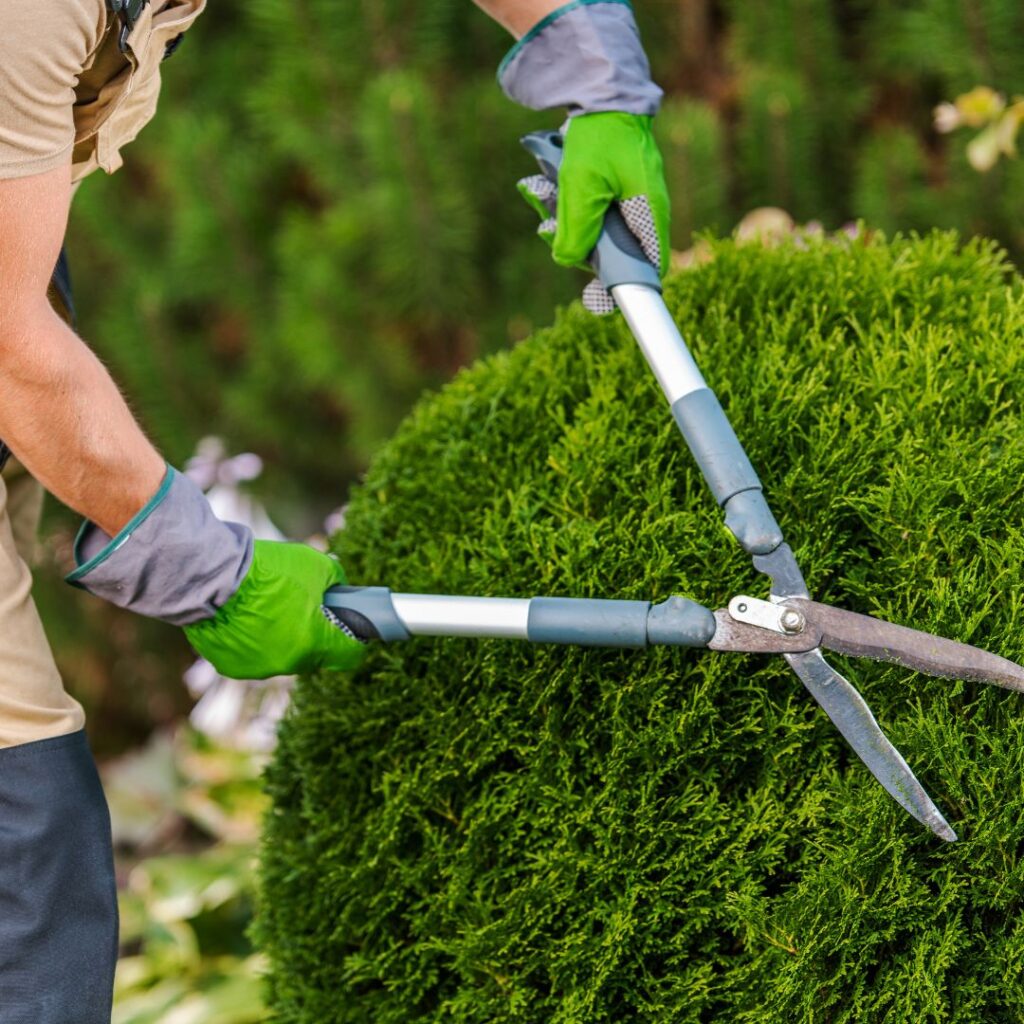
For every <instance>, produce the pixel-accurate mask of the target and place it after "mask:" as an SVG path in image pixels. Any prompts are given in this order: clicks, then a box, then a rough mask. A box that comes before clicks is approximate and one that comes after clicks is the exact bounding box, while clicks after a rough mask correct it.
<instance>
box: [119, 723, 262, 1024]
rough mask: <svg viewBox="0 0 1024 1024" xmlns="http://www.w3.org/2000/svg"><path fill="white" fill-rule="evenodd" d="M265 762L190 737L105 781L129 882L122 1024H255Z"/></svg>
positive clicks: (136, 758)
mask: <svg viewBox="0 0 1024 1024" xmlns="http://www.w3.org/2000/svg"><path fill="white" fill-rule="evenodd" d="M259 768H260V761H259V759H258V758H257V757H254V756H253V755H251V754H246V753H241V752H238V751H231V750H226V749H223V748H219V747H217V746H215V745H213V744H211V743H210V742H209V741H207V740H204V739H203V738H202V737H200V736H198V735H197V734H196V733H195V732H193V731H192V730H191V729H187V728H186V729H181V730H180V731H179V732H178V733H177V734H176V735H175V736H173V737H171V736H169V735H168V734H164V733H158V734H156V735H155V736H154V737H153V739H152V740H151V741H150V742H149V743H148V744H147V746H146V747H145V748H144V749H143V750H141V751H138V752H136V753H134V754H131V755H129V756H127V757H125V758H122V759H121V760H119V761H117V762H113V763H111V764H110V765H108V766H107V767H106V768H105V769H104V772H103V782H104V789H105V791H106V794H107V799H108V802H109V803H110V809H111V820H112V826H113V833H114V840H115V844H116V846H117V849H118V852H119V865H118V866H119V873H120V874H122V875H126V876H127V885H126V886H125V887H124V888H123V890H122V891H121V892H120V893H119V900H118V902H119V908H120V914H121V934H120V940H121V952H122V956H121V959H120V960H119V961H118V965H117V978H116V982H115V990H114V1013H113V1024H257V1022H258V1021H262V1020H265V1019H266V1010H265V1007H264V1005H263V998H262V989H263V985H262V982H261V975H262V974H263V972H264V971H265V967H266V965H265V962H264V959H263V957H262V956H261V955H260V954H259V953H256V952H254V951H253V949H252V946H251V943H250V942H249V940H248V938H247V936H246V929H247V927H248V925H249V921H250V917H251V908H252V896H253V871H252V867H253V860H254V854H255V848H256V835H257V831H258V827H259V821H260V816H261V813H262V811H263V806H264V797H263V795H262V794H261V792H260V790H259V784H258V781H257V780H258V775H259Z"/></svg>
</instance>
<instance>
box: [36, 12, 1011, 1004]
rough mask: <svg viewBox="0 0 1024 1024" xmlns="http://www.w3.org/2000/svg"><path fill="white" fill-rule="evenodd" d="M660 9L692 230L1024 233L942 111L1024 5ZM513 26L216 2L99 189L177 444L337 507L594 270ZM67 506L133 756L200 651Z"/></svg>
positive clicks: (145, 396)
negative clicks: (556, 251)
mask: <svg viewBox="0 0 1024 1024" xmlns="http://www.w3.org/2000/svg"><path fill="white" fill-rule="evenodd" d="M636 7H637V17H638V20H639V22H640V25H641V30H642V32H643V35H644V39H645V42H646V44H647V48H648V51H649V53H650V57H651V61H652V65H653V69H654V73H655V77H656V79H657V80H658V82H659V83H660V84H662V86H663V87H664V88H665V90H666V94H667V95H666V100H665V104H664V108H663V111H662V113H661V115H660V117H659V118H658V120H657V130H658V134H659V137H660V139H661V143H662V146H663V151H664V155H665V159H666V164H667V170H668V176H669V181H670V187H671V191H672V198H673V203H674V222H673V244H674V246H676V247H677V248H679V249H685V248H686V247H688V246H689V245H690V244H691V240H692V237H693V234H694V232H699V231H705V230H708V231H712V232H716V233H726V232H728V231H729V230H730V229H731V228H732V227H733V226H734V225H735V224H736V222H737V221H738V220H739V219H740V218H741V217H742V216H743V215H744V214H745V213H746V212H747V211H749V210H751V209H752V208H755V207H759V206H764V205H773V206H780V207H783V208H784V209H786V210H787V211H788V212H789V213H790V214H791V215H792V216H793V217H794V218H795V219H796V220H797V221H798V222H800V223H806V222H812V221H817V222H820V223H821V224H822V225H823V226H824V227H825V228H826V229H835V228H838V227H840V226H842V225H843V224H845V223H848V222H850V221H853V220H856V219H860V218H863V219H864V221H865V222H866V223H867V225H868V226H869V227H870V228H877V229H881V230H884V231H886V232H892V231H896V230H908V229H909V230H918V229H925V228H928V227H931V226H941V227H955V228H958V229H959V230H960V231H961V232H962V233H963V234H965V235H972V234H984V235H988V236H991V237H994V238H996V239H998V240H999V241H1000V242H1001V243H1003V245H1005V246H1006V247H1007V249H1008V250H1009V252H1010V254H1011V256H1012V257H1013V258H1014V259H1016V260H1017V261H1018V262H1019V260H1020V257H1021V256H1022V255H1024V223H1022V219H1021V210H1022V209H1024V163H1020V162H1015V161H1012V160H1010V161H1007V160H1002V161H999V162H998V163H997V164H996V166H995V167H994V168H993V169H991V170H990V171H988V172H987V173H986V174H985V175H984V176H982V175H979V173H978V172H977V171H975V170H974V169H972V168H971V167H970V165H969V163H968V160H967V158H966V147H967V145H968V143H969V142H970V136H969V134H968V133H964V132H954V133H953V134H950V135H941V134H939V133H937V131H936V130H935V128H934V126H933V109H934V108H935V106H936V105H937V104H938V103H940V102H941V101H944V100H949V99H952V98H954V97H956V96H957V95H959V94H961V93H964V92H966V91H967V90H970V89H972V88H973V87H974V86H976V85H978V84H986V85H991V86H993V87H995V88H997V89H999V90H1001V91H1002V92H1004V93H1006V94H1007V95H1013V94H1014V93H1017V92H1024V46H1022V45H1021V40H1022V39H1024V6H1022V5H1021V4H1020V3H1019V2H1018V0H879V2H869V0H774V2H771V3H769V2H767V0H742V2H741V0H720V2H711V0H638V3H637V4H636ZM508 44H509V39H508V38H507V37H506V36H505V35H504V33H503V32H502V30H501V29H499V28H498V27H497V26H495V25H493V24H492V23H491V22H490V21H489V20H488V19H487V18H486V17H485V16H484V15H483V14H482V13H481V12H479V11H478V10H477V9H476V8H475V7H473V5H472V4H471V3H470V2H469V0H372V2H367V3H355V2H344V3H339V2H338V0H305V2H303V3H301V4H296V3H289V2H286V0H247V2H244V3H243V2H239V0H217V2H215V3H211V4H210V7H209V9H208V11H207V12H206V13H205V14H204V15H203V17H202V18H201V19H200V21H199V22H198V23H197V25H196V26H195V28H193V29H192V31H191V32H190V33H189V35H188V38H187V39H186V41H185V43H184V45H183V46H182V47H181V48H180V49H179V51H178V52H177V53H176V54H175V56H174V57H173V59H172V60H171V61H169V62H168V63H167V64H165V65H164V83H165V84H164V96H163V100H162V104H161V111H160V113H159V114H158V117H157V119H156V121H155V122H154V123H153V124H152V125H151V126H149V127H148V128H147V129H146V130H145V131H144V132H143V134H142V135H141V136H140V138H139V140H138V141H136V142H135V143H134V144H133V145H132V146H131V147H130V148H129V149H128V151H127V152H126V158H127V160H126V166H125V168H124V170H123V171H121V172H120V173H118V174H117V175H116V176H114V177H112V178H106V177H104V176H103V175H96V176H94V177H93V178H92V179H91V180H89V181H88V182H87V183H86V184H85V185H84V187H83V188H82V189H81V190H80V191H79V193H78V195H77V197H76V200H75V204H74V210H73V215H72V224H71V229H70V235H69V252H70V256H71V260H72V268H73V273H74V279H75V286H76V292H77V298H78V305H79V313H80V328H81V332H82V334H83V336H84V337H86V338H87V339H88V340H89V341H90V343H92V344H93V345H94V347H95V348H96V350H97V351H98V352H99V353H100V354H101V355H102V357H103V358H104V359H105V360H106V361H107V363H108V365H109V366H110V367H111V369H112V371H113V372H114V374H115V376H116V377H117V378H118V380H119V381H120V382H121V384H122V385H123V387H124V389H125V390H126V392H127V393H128V395H129V396H130V398H131V400H132V403H133V405H134V407H135V408H136V410H137V412H138V415H139V417H140V419H141V420H142V421H143V422H144V424H145V426H146V428H147V429H148V431H149V432H150V434H151V436H152V437H153V438H154V440H155V441H156V442H157V443H158V444H159V445H160V447H161V448H162V449H163V451H164V452H165V453H166V454H167V456H168V458H169V459H170V460H171V461H172V462H174V463H176V464H179V465H180V464H182V463H183V462H184V461H185V460H186V459H187V458H188V457H189V456H190V455H191V454H192V452H193V451H194V450H195V447H196V445H197V443H198V441H199V440H200V439H201V438H202V437H204V436H206V435H217V436H220V437H222V438H224V439H225V440H226V442H227V444H228V446H229V448H230V449H231V450H232V451H240V450H250V451H255V452H257V453H258V454H259V455H260V456H262V458H263V459H264V462H265V466H266V471H265V473H264V475H263V477H262V478H261V479H260V480H259V481H257V483H256V484H255V485H254V490H255V492H256V494H257V496H258V497H259V498H260V500H262V501H263V502H264V503H265V504H266V506H267V508H268V509H269V511H270V513H271V515H272V516H273V517H274V518H275V520H276V521H277V522H278V524H279V525H280V526H281V527H282V528H283V529H284V530H285V531H286V532H287V533H289V534H291V535H293V536H297V537H306V536H308V535H309V534H310V533H312V532H315V531H316V530H318V529H320V528H321V524H322V522H323V519H324V516H325V515H326V514H327V513H328V512H329V511H330V510H332V509H334V508H336V507H337V506H338V505H340V504H341V503H343V502H344V500H345V495H346V491H347V488H348V486H349V484H350V482H351V481H352V480H354V479H355V478H356V477H357V476H358V474H359V473H360V471H361V469H362V468H363V467H364V466H365V464H366V461H367V458H368V456H369V455H370V453H371V452H372V451H373V450H374V449H375V448H376V446H377V445H379V444H380V443H381V442H382V441H383V440H384V439H385V438H387V437H388V436H389V434H390V433H391V431H392V430H393V428H394V427H395V425H396V424H397V423H398V421H399V420H400V418H401V417H402V416H403V414H404V413H405V412H406V411H407V410H408V409H409V407H410V405H411V404H412V402H413V401H414V399H415V398H416V397H417V396H418V395H419V394H420V393H421V392H422V391H423V390H424V389H425V388H430V387H432V386H436V385H437V384H439V383H441V382H442V381H444V380H446V379H448V378H449V377H450V376H451V375H452V373H453V372H454V371H455V370H456V369H457V368H458V367H460V366H462V365H465V364H466V363H467V362H469V361H471V360H472V359H473V358H475V357H476V356H477V355H479V354H482V353H488V352H493V351H495V350H498V349H501V348H503V347H506V346H509V345H512V344H514V343H515V342H516V341H517V340H519V339H521V338H523V337H525V336H526V335H527V334H529V333H530V331H531V330H532V329H533V328H534V327H537V326H541V325H544V324H547V323H549V322H550V321H551V319H552V316H553V311H554V308H555V307H556V306H557V305H558V304H560V303H565V302H567V301H569V300H571V299H572V298H573V297H574V296H575V294H576V293H577V291H578V289H579V287H580V286H581V284H582V279H581V278H579V277H577V276H576V275H574V274H572V273H569V272H566V271H562V270H559V269H557V268H555V267H554V266H553V265H552V264H551V262H550V260H549V257H548V255H547V252H546V250H545V248H544V246H543V245H541V244H540V243H539V242H538V241H537V240H536V239H535V237H534V229H535V217H534V215H533V214H532V213H531V212H530V211H529V210H528V209H527V208H526V206H525V205H524V204H522V203H521V202H520V201H519V200H518V198H517V197H516V194H515V191H514V187H513V186H514V182H515V180H516V179H517V178H518V177H520V176H522V175H523V174H525V173H529V172H530V170H531V165H530V161H529V159H528V158H527V157H526V156H525V154H524V153H523V152H522V151H521V150H520V148H519V147H518V144H517V141H516V140H517V138H518V136H519V135H521V134H522V133H523V132H525V131H528V130H530V129H533V128H537V127H544V126H554V125H557V124H558V123H559V120H560V117H561V114H560V112H547V113H541V114H538V113H533V112H530V111H524V110H521V109H519V108H518V107H516V106H514V105H513V104H512V103H510V102H509V101H508V100H506V99H505V97H504V96H503V95H502V94H501V92H500V90H499V89H498V88H497V86H496V85H495V81H494V71H495V68H496V66H497V64H498V62H499V60H500V58H501V56H502V54H503V53H504V52H505V50H506V49H507V47H508ZM73 526H74V523H73V517H72V516H70V515H69V514H67V513H66V512H64V511H63V510H60V509H57V508H55V507H54V508H51V509H50V512H49V520H48V531H47V533H48V543H47V544H46V545H45V547H44V550H43V552H42V556H41V557H42V564H41V569H40V572H39V574H38V578H39V585H38V592H39V598H40V604H41V607H42V610H43V613H44V617H45V618H46V620H47V623H48V629H49V632H50V635H51V637H52V639H53V641H54V644H55V647H56V649H57V654H58V659H59V661H60V663H61V666H62V668H63V670H64V672H65V675H66V677H67V678H68V679H69V682H70V685H71V687H72V688H73V689H74V691H75V693H76V695H77V696H79V697H80V699H82V700H83V702H84V703H85V705H86V708H87V711H88V712H89V715H90V733H91V736H92V739H93V742H94V745H95V746H96V748H97V750H98V752H99V753H100V754H101V755H105V756H111V755H114V754H118V753H121V752H123V751H125V750H127V749H130V748H133V747H135V746H137V745H138V744H140V743H142V742H143V741H145V740H146V739H147V737H149V736H150V735H151V734H153V733H154V730H159V729H162V728H167V727H173V726H174V724H175V723H176V722H178V721H180V719H181V718H182V716H183V715H184V714H185V713H187V711H188V708H189V706H190V700H189V698H188V695H187V692H186V691H185V689H184V687H183V686H182V685H181V682H180V678H181V674H182V671H183V670H184V669H185V668H186V667H187V666H188V664H189V663H190V661H191V656H190V654H189V652H188V650H187V647H186V646H185V645H184V643H183V641H182V640H181V637H180V636H179V634H178V632H177V631H176V630H172V629H165V628H164V627H162V626H160V625H155V624H151V623H145V622H142V621H141V620H136V619H132V618H130V617H126V616H122V615H120V614H118V613H115V612H114V611H113V610H111V609H109V608H106V607H105V606H101V605H100V604H99V603H98V602H95V601H92V600H90V599H88V598H87V597H83V596H82V595H79V594H77V593H72V592H70V591H69V588H67V587H66V586H64V585H63V584H62V583H61V582H60V572H61V569H62V568H64V567H66V564H67V561H68V558H69V547H70V537H71V534H72V530H73ZM243 952H244V951H243ZM239 955H241V954H239ZM126 1019H128V1018H126ZM139 1019H142V1018H139ZM153 1019H157V1018H153Z"/></svg>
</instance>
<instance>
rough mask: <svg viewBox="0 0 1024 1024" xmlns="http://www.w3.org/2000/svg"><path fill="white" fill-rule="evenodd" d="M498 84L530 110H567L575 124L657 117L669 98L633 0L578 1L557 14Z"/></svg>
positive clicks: (519, 51)
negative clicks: (655, 73)
mask: <svg viewBox="0 0 1024 1024" xmlns="http://www.w3.org/2000/svg"><path fill="white" fill-rule="evenodd" d="M498 82H499V83H500V85H501V87H502V89H503V90H504V91H505V94H506V95H507V96H508V97H509V98H510V99H513V100H515V101H516V102H517V103H521V104H522V105H523V106H524V107H530V108H531V109H533V110H546V109H548V108H549V107H562V106H564V107H568V109H569V116H570V117H574V116H576V115H577V114H596V113H601V112H604V111H616V112H619V113H624V114H641V115H647V116H650V115H653V114H656V113H657V112H658V104H659V103H660V101H661V96H662V91H661V89H659V88H658V86H656V85H655V84H654V82H652V81H651V69H650V66H649V65H648V63H647V55H646V54H645V53H644V48H643V45H642V44H641V42H640V32H639V31H638V29H637V27H636V21H635V19H634V18H633V11H632V8H631V7H630V5H629V2H628V0H573V2H571V3H567V4H566V5H565V6H564V7H559V8H558V10H556V11H552V13H551V14H549V15H548V16H547V17H546V18H544V19H543V20H542V21H540V22H538V23H537V24H536V25H534V27H533V28H532V29H530V31H529V32H527V33H526V35H524V36H523V38H522V39H520V40H519V41H518V42H517V43H516V45H515V46H513V47H512V49H511V50H510V51H509V52H508V54H507V55H506V57H505V59H504V60H503V61H502V62H501V67H499V68H498Z"/></svg>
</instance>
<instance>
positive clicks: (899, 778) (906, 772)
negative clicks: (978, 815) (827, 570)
mask: <svg viewBox="0 0 1024 1024" xmlns="http://www.w3.org/2000/svg"><path fill="white" fill-rule="evenodd" d="M783 657H784V658H785V659H786V661H788V662H789V665H790V667H791V668H792V669H793V671H794V672H795V673H796V674H797V675H798V676H799V677H800V679H801V681H802V682H803V684H804V686H806V687H807V689H808V690H809V691H810V694H811V696H812V697H814V699H815V700H816V701H817V702H818V703H819V704H820V705H821V706H822V708H824V710H825V714H827V715H828V717H829V718H830V719H831V720H832V723H833V725H835V727H836V728H837V729H838V730H839V731H840V732H841V733H842V734H843V736H844V737H845V738H846V741H847V743H849V744H850V746H851V747H853V749H854V751H855V752H856V754H857V756H858V757H859V758H860V759H861V760H862V761H863V762H864V764H865V765H867V768H868V771H870V772H871V774H872V775H874V777H875V778H876V779H878V781H879V782H880V783H881V784H882V785H883V786H884V787H885V789H886V791H887V792H888V793H889V795H890V796H891V797H892V798H893V799H894V800H895V801H896V802H897V803H898V804H900V806H901V807H903V808H904V809H905V810H906V811H908V812H909V813H910V814H911V815H913V817H915V818H916V819H917V820H918V821H919V822H921V824H923V825H925V826H927V827H928V828H929V829H931V830H932V832H934V833H935V834H936V835H937V836H938V837H939V838H940V839H945V840H947V841H948V842H953V841H955V840H956V833H955V832H954V831H953V829H952V828H950V827H949V824H948V822H947V821H946V819H945V818H944V817H943V816H942V813H941V812H940V811H939V809H938V807H936V806H935V804H934V803H933V802H932V799H931V797H930V796H928V794H927V793H926V792H925V789H924V786H922V785H921V783H920V782H918V780H917V778H916V776H915V775H914V773H913V772H912V771H911V770H910V766H909V765H908V764H907V762H906V761H905V760H904V759H903V755H902V754H901V753H900V752H899V751H898V750H897V749H896V748H895V747H894V746H893V745H892V743H890V742H889V740H888V738H887V737H886V735H885V733H883V732H882V730H881V729H880V728H879V725H878V722H876V721H875V716H874V715H873V714H872V713H871V709H870V708H869V707H868V706H867V704H866V703H865V701H864V698H863V697H862V696H861V695H860V694H859V693H858V692H857V691H856V690H855V689H854V687H853V685H852V684H851V683H850V682H849V680H847V679H846V678H844V677H843V676H842V675H840V674H839V673H838V672H837V671H836V670H835V669H834V668H832V666H831V665H830V664H829V663H828V662H827V661H826V660H825V659H824V657H823V656H822V654H821V651H807V652H805V653H800V654H784V655H783Z"/></svg>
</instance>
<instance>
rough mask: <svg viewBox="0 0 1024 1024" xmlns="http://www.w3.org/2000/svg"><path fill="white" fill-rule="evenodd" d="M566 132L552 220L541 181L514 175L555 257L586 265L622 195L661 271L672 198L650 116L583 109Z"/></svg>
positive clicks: (573, 264)
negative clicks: (585, 112) (541, 219)
mask: <svg viewBox="0 0 1024 1024" xmlns="http://www.w3.org/2000/svg"><path fill="white" fill-rule="evenodd" d="M564 139H565V143H564V151H563V156H562V165H561V167H560V168H559V172H558V191H557V202H558V208H557V215H556V217H555V219H554V220H552V219H551V216H550V211H549V210H548V208H547V206H546V205H545V203H544V196H545V193H546V192H547V191H548V187H547V186H546V185H545V183H544V182H541V181H539V180H538V179H537V178H536V177H533V178H526V179H524V180H523V181H521V182H520V183H519V190H520V192H521V193H522V194H523V196H524V198H525V199H526V200H527V202H529V203H530V205H531V206H533V207H534V209H536V210H537V212H538V213H539V214H540V216H541V217H542V218H543V221H542V224H541V227H540V229H539V233H540V235H541V237H543V238H544V239H545V241H547V242H548V243H549V244H550V245H551V252H552V255H553V256H554V258H555V262H557V263H561V264H562V265H563V266H566V267H585V266H586V260H587V257H588V256H589V255H590V253H591V252H592V251H593V248H594V246H595V245H596V244H597V239H598V237H599V236H600V234H601V229H602V227H603V226H604V215H605V213H606V212H607V210H608V207H609V206H610V205H611V203H613V202H619V204H620V205H621V207H622V213H623V216H624V217H625V219H626V223H627V224H628V225H629V227H630V229H631V230H632V231H633V233H634V234H636V235H637V236H638V237H639V238H640V240H641V244H642V246H643V249H644V253H645V254H646V255H647V258H648V259H649V260H650V261H651V262H652V263H653V264H654V265H655V266H656V267H657V268H658V270H659V272H660V273H661V274H664V273H665V272H666V271H667V270H668V262H669V237H668V222H669V198H668V188H667V186H666V184H665V171H664V168H663V167H662V162H661V153H660V152H659V151H658V146H657V143H656V142H655V141H654V137H653V135H652V134H651V118H650V117H645V116H642V115H639V114H616V113H601V114H581V115H580V116H579V117H574V118H572V119H570V121H569V123H568V125H566V128H565V132H564Z"/></svg>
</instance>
